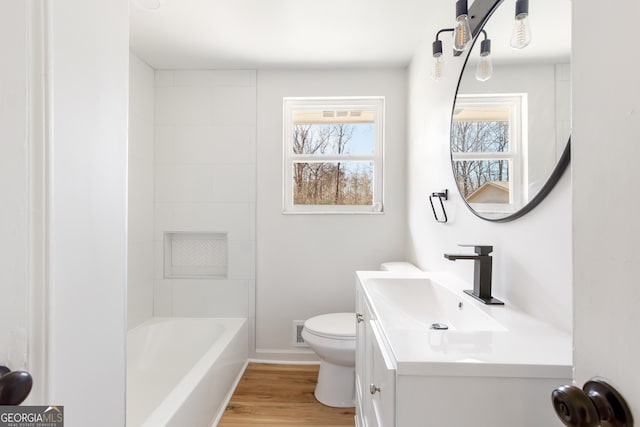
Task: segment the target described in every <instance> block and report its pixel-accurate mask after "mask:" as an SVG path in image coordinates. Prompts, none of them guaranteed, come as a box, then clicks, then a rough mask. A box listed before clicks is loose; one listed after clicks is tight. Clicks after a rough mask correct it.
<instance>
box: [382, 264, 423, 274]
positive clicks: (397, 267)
mask: <svg viewBox="0 0 640 427" xmlns="http://www.w3.org/2000/svg"><path fill="white" fill-rule="evenodd" d="M380 270H382V271H397V272H399V273H421V272H422V270H420V269H419V268H418V267H416V266H415V265H413V264H411V263H410V262H404V261H393V262H383V263H382V264H380Z"/></svg>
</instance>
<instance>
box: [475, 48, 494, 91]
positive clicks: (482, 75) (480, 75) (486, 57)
mask: <svg viewBox="0 0 640 427" xmlns="http://www.w3.org/2000/svg"><path fill="white" fill-rule="evenodd" d="M492 75H493V62H492V61H491V40H483V41H482V43H481V44H480V62H478V67H477V68H476V80H479V81H481V82H485V81H487V80H489V79H490V78H491V76H492Z"/></svg>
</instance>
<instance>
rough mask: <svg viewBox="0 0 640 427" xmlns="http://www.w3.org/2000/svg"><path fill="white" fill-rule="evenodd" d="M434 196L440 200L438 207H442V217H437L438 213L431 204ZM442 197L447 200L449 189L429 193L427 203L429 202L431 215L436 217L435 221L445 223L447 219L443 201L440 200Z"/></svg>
mask: <svg viewBox="0 0 640 427" xmlns="http://www.w3.org/2000/svg"><path fill="white" fill-rule="evenodd" d="M434 197H437V198H438V200H440V207H441V208H442V216H443V218H438V214H437V213H436V208H435V206H434V205H433V198H434ZM442 199H444V200H449V190H447V189H444V190H442V191H440V192H436V193H431V195H429V203H431V210H432V211H433V216H434V217H435V218H436V221H438V222H442V223H445V222H447V221H448V218H447V211H446V210H445V209H444V203H443V202H442Z"/></svg>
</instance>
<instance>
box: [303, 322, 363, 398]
mask: <svg viewBox="0 0 640 427" xmlns="http://www.w3.org/2000/svg"><path fill="white" fill-rule="evenodd" d="M302 338H303V339H304V341H305V342H306V343H307V344H308V345H309V347H311V349H312V350H313V351H314V352H315V353H316V354H317V355H318V357H319V358H320V371H319V372H318V383H317V385H316V390H315V392H314V396H315V397H316V399H318V401H319V402H320V403H322V404H324V405H327V406H333V407H336V408H348V407H352V406H355V382H356V373H355V366H356V318H355V314H354V313H331V314H323V315H320V316H316V317H312V318H311V319H308V320H307V321H306V322H304V328H303V330H302Z"/></svg>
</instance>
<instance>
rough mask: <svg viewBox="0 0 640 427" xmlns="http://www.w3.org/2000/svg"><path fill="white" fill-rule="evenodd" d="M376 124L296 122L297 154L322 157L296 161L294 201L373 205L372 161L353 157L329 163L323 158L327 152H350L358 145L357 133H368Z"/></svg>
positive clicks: (295, 144) (317, 203)
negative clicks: (355, 141) (358, 159)
mask: <svg viewBox="0 0 640 427" xmlns="http://www.w3.org/2000/svg"><path fill="white" fill-rule="evenodd" d="M372 127H373V125H372V124H362V123H358V124H349V123H331V124H296V125H294V126H293V144H292V148H293V151H294V154H305V155H316V156H318V161H296V162H294V163H293V180H294V192H293V199H294V204H300V205H371V204H372V203H373V163H372V162H367V161H350V160H344V161H333V162H327V161H322V159H321V158H322V156H323V155H332V156H333V155H339V156H340V155H347V154H350V153H351V150H352V148H354V147H353V146H354V135H359V134H363V133H366V132H367V131H368V130H370V129H371V128H372ZM372 144H373V142H371V145H372ZM360 145H362V143H361V144H360ZM365 146H366V143H365ZM361 148H362V147H360V149H361Z"/></svg>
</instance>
